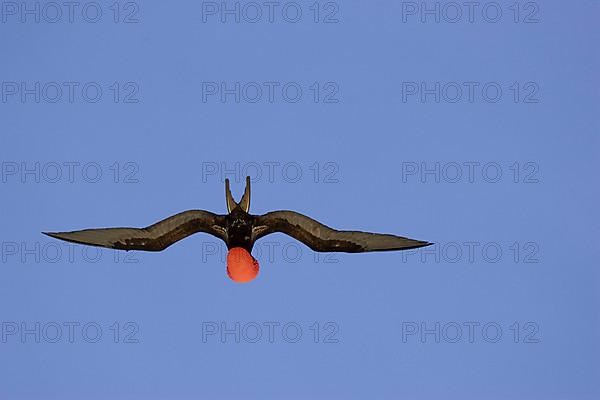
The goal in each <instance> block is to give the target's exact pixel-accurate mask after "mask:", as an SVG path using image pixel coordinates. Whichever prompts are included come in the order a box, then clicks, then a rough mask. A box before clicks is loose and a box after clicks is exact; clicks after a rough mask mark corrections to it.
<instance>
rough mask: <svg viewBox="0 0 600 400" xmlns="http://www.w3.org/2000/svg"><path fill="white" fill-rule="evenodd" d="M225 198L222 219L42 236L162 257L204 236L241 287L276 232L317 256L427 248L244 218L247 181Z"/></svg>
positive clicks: (269, 218)
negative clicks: (223, 250)
mask: <svg viewBox="0 0 600 400" xmlns="http://www.w3.org/2000/svg"><path fill="white" fill-rule="evenodd" d="M225 197H226V200H227V211H228V213H227V214H225V215H219V214H214V213H212V212H209V211H204V210H189V211H184V212H181V213H179V214H176V215H173V216H171V217H169V218H166V219H164V220H162V221H159V222H157V223H155V224H153V225H150V226H148V227H146V228H101V229H85V230H80V231H72V232H44V233H45V234H46V235H48V236H51V237H54V238H57V239H61V240H65V241H69V242H74V243H79V244H86V245H91V246H100V247H108V248H113V249H119V250H143V251H161V250H164V249H165V248H167V247H169V246H170V245H172V244H173V243H175V242H177V241H179V240H181V239H183V238H185V237H187V236H189V235H192V234H194V233H197V232H205V233H209V234H211V235H213V236H216V237H218V238H219V239H222V240H223V241H224V242H225V243H226V245H227V248H228V249H229V251H230V254H233V253H235V254H237V255H238V256H236V257H232V258H230V257H229V255H228V274H229V276H230V277H231V278H232V279H233V280H237V281H240V282H247V281H249V280H251V279H248V277H249V276H251V275H252V274H253V273H254V271H256V274H257V273H258V263H257V262H256V260H255V259H254V258H253V257H252V256H251V255H250V253H251V252H252V247H253V246H254V243H255V242H256V241H257V240H258V239H260V238H261V237H263V236H265V235H268V234H271V233H276V232H281V233H285V234H287V235H289V236H291V237H293V238H295V239H297V240H299V241H301V242H303V243H304V244H306V245H307V246H308V247H310V248H311V249H312V250H314V251H319V252H346V253H360V252H369V251H391V250H406V249H414V248H418V247H423V246H428V245H430V244H431V243H428V242H424V241H420V240H414V239H408V238H405V237H402V236H395V235H387V234H379V233H368V232H360V231H339V230H334V229H332V228H330V227H328V226H326V225H323V224H321V223H320V222H318V221H315V220H313V219H311V218H309V217H307V216H305V215H303V214H300V213H297V212H295V211H287V210H282V211H273V212H269V213H266V214H263V215H252V214H249V213H248V211H249V208H250V178H249V177H247V178H246V190H245V191H244V195H243V196H242V199H241V200H240V202H239V203H237V202H235V200H233V197H232V195H231V191H230V190H229V180H226V181H225ZM233 250H234V251H233ZM240 250H243V251H245V252H247V253H248V255H249V256H250V259H251V260H254V262H249V261H248V260H249V259H248V257H245V256H243V257H242V256H239V254H241V253H240ZM232 251H233V253H232ZM236 260H237V261H236ZM254 263H255V265H254ZM236 265H237V267H239V268H237V267H236ZM236 271H240V272H239V278H240V279H236ZM256 274H254V276H256Z"/></svg>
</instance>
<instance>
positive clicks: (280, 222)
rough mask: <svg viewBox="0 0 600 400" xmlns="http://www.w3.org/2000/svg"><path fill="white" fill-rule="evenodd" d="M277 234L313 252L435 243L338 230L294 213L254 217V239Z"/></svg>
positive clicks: (375, 248) (280, 212)
mask: <svg viewBox="0 0 600 400" xmlns="http://www.w3.org/2000/svg"><path fill="white" fill-rule="evenodd" d="M275 232H281V233H285V234H287V235H289V236H291V237H293V238H294V239H297V240H299V241H301V242H302V243H304V244H305V245H307V246H308V247H310V248H311V249H312V250H314V251H321V252H334V251H337V252H346V253H361V252H365V251H389V250H406V249H415V248H418V247H424V246H428V245H430V244H432V243H429V242H423V241H421V240H413V239H408V238H405V237H402V236H395V235H387V234H381V233H369V232H359V231H338V230H335V229H331V228H330V227H328V226H325V225H323V224H321V223H320V222H318V221H315V220H314V219H312V218H309V217H307V216H306V215H302V214H300V213H297V212H294V211H273V212H270V213H267V214H264V215H259V216H255V222H254V228H253V230H252V236H253V237H252V239H253V240H258V239H259V238H261V237H263V236H265V235H268V234H270V233H275Z"/></svg>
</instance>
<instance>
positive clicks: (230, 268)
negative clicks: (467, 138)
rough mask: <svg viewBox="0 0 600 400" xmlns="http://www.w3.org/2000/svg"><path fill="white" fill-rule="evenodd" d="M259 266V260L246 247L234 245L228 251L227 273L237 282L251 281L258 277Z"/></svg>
mask: <svg viewBox="0 0 600 400" xmlns="http://www.w3.org/2000/svg"><path fill="white" fill-rule="evenodd" d="M258 268H259V266H258V261H256V259H255V258H254V257H252V254H250V253H249V252H248V251H247V250H246V249H243V248H241V247H233V248H231V249H230V250H229V252H228V253H227V275H229V277H230V278H231V280H233V281H235V282H239V283H246V282H250V281H251V280H253V279H254V278H256V277H257V275H258Z"/></svg>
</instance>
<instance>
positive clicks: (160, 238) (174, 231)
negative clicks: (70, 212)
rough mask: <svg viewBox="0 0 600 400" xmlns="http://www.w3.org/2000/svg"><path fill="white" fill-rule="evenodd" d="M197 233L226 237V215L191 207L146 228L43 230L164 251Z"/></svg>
mask: <svg viewBox="0 0 600 400" xmlns="http://www.w3.org/2000/svg"><path fill="white" fill-rule="evenodd" d="M197 232H206V233H210V234H211V235H213V236H216V237H218V238H219V239H222V240H226V236H227V233H226V230H225V216H224V215H217V214H213V213H211V212H209V211H203V210H189V211H184V212H182V213H179V214H175V215H173V216H171V217H169V218H166V219H163V220H162V221H159V222H157V223H155V224H153V225H150V226H148V227H146V228H102V229H84V230H81V231H73V232H43V233H44V234H45V235H48V236H51V237H53V238H56V239H61V240H65V241H67V242H73V243H79V244H87V245H91V246H100V247H108V248H111V249H119V250H144V251H161V250H164V249H166V248H167V247H169V246H170V245H172V244H173V243H175V242H177V241H179V240H181V239H183V238H185V237H187V236H189V235H192V234H194V233H197Z"/></svg>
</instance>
